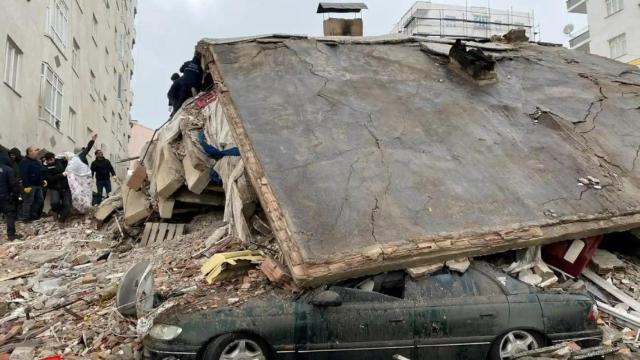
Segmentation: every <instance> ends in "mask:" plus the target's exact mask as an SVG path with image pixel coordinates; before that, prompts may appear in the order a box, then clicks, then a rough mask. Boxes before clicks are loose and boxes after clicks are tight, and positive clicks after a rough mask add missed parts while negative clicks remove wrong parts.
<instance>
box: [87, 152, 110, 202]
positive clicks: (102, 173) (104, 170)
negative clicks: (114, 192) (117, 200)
mask: <svg viewBox="0 0 640 360" xmlns="http://www.w3.org/2000/svg"><path fill="white" fill-rule="evenodd" d="M91 176H95V177H96V188H97V189H98V197H97V198H96V202H97V203H98V204H99V203H101V202H102V193H103V191H106V192H107V196H106V197H109V193H110V192H111V176H116V172H115V171H114V170H113V166H111V162H110V161H109V160H107V159H105V157H104V153H103V152H102V150H100V149H98V150H96V159H95V160H94V161H93V162H92V163H91Z"/></svg>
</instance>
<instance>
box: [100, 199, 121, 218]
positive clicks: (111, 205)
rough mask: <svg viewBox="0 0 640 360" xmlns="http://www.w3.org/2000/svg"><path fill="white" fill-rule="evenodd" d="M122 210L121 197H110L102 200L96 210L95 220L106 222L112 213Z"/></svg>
mask: <svg viewBox="0 0 640 360" xmlns="http://www.w3.org/2000/svg"><path fill="white" fill-rule="evenodd" d="M118 209H122V195H119V194H118V195H114V196H110V197H109V198H108V199H106V200H104V201H103V202H102V203H101V204H100V206H98V209H97V210H96V214H95V218H96V219H97V220H99V221H104V220H106V219H107V218H108V217H109V215H111V214H113V212H114V211H116V210H118Z"/></svg>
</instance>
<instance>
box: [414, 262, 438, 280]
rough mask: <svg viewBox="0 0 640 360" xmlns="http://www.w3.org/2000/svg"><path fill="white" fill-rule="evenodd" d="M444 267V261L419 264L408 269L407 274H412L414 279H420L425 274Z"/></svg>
mask: <svg viewBox="0 0 640 360" xmlns="http://www.w3.org/2000/svg"><path fill="white" fill-rule="evenodd" d="M443 267H444V264H443V263H440V264H433V265H426V266H417V267H412V268H408V269H407V274H409V276H411V278H412V279H419V278H421V277H423V276H426V275H429V274H432V273H434V272H436V271H438V270H440V269H442V268H443Z"/></svg>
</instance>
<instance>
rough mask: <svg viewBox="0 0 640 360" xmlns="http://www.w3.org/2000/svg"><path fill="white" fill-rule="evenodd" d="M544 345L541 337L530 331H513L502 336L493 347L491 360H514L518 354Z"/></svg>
mask: <svg viewBox="0 0 640 360" xmlns="http://www.w3.org/2000/svg"><path fill="white" fill-rule="evenodd" d="M541 345H543V340H542V339H541V337H540V336H539V335H538V334H536V333H532V332H529V331H524V330H512V331H509V332H508V333H506V334H504V335H502V336H500V337H499V338H498V339H497V340H496V341H495V342H494V343H493V346H492V347H491V353H490V356H489V358H490V359H491V360H508V359H513V357H514V356H515V355H516V354H519V353H521V352H524V351H529V350H534V349H537V348H538V347H540V346H541Z"/></svg>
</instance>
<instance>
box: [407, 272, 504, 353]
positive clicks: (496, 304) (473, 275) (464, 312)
mask: <svg viewBox="0 0 640 360" xmlns="http://www.w3.org/2000/svg"><path fill="white" fill-rule="evenodd" d="M405 294H406V295H405V296H406V297H407V298H411V299H414V300H415V302H416V305H415V306H416V310H415V316H416V337H417V339H416V346H417V354H418V356H417V358H418V359H429V360H431V359H485V358H486V356H487V353H488V351H489V349H490V347H491V342H492V341H493V340H494V338H495V337H497V336H498V335H500V333H501V332H502V331H503V330H504V329H505V328H506V326H507V323H508V319H509V304H508V302H507V297H506V296H505V294H504V292H503V291H502V289H501V288H500V287H499V286H498V285H497V284H496V283H494V282H493V281H491V279H489V278H487V277H486V276H484V275H483V274H481V273H479V272H477V271H475V270H473V269H469V270H467V271H466V272H465V273H464V274H459V273H456V272H450V271H448V270H442V271H441V272H438V273H436V274H433V275H431V276H429V277H426V278H424V279H421V280H418V281H408V282H407V287H406V290H405Z"/></svg>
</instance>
